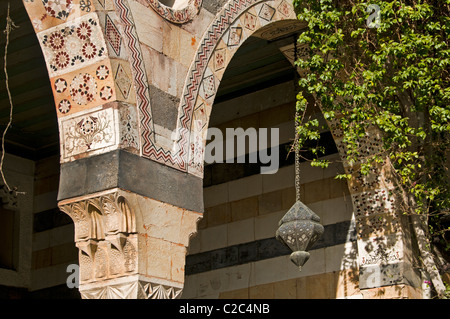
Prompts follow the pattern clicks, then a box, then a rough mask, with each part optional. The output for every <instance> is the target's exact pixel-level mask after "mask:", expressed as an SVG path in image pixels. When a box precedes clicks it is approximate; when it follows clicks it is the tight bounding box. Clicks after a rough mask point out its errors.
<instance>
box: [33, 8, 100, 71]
mask: <svg viewBox="0 0 450 319" xmlns="http://www.w3.org/2000/svg"><path fill="white" fill-rule="evenodd" d="M38 38H39V42H40V44H41V47H42V51H43V53H44V57H45V60H46V62H47V68H48V71H49V75H50V77H54V76H57V75H59V74H63V73H67V72H70V71H72V70H75V69H78V68H81V67H84V66H87V65H91V64H93V63H96V62H98V61H100V60H102V59H103V58H106V57H107V52H106V46H105V43H104V41H103V35H102V31H101V28H100V25H99V23H98V20H97V15H96V14H95V13H93V14H88V15H85V16H83V17H81V18H78V19H76V20H74V21H71V22H70V23H66V24H65V25H64V26H63V27H60V26H56V27H52V28H50V29H48V30H45V31H43V32H40V33H38Z"/></svg>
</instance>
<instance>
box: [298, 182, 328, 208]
mask: <svg viewBox="0 0 450 319" xmlns="http://www.w3.org/2000/svg"><path fill="white" fill-rule="evenodd" d="M303 186H304V189H305V196H304V197H303V198H304V203H305V204H309V203H315V202H319V201H322V200H327V199H329V198H330V181H329V179H321V180H317V181H314V182H309V183H307V184H304V185H303Z"/></svg>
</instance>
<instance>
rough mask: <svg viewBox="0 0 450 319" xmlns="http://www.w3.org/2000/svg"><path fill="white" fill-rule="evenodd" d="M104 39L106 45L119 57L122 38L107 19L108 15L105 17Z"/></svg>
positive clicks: (109, 19)
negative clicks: (106, 41) (106, 42)
mask: <svg viewBox="0 0 450 319" xmlns="http://www.w3.org/2000/svg"><path fill="white" fill-rule="evenodd" d="M105 37H106V40H108V43H109V44H110V45H111V48H112V49H113V51H114V53H115V54H116V55H117V56H119V55H120V46H121V44H122V37H121V36H120V33H119V30H118V29H117V27H116V25H115V24H114V22H113V21H112V19H111V18H110V17H109V15H106V23H105Z"/></svg>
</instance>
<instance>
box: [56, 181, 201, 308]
mask: <svg viewBox="0 0 450 319" xmlns="http://www.w3.org/2000/svg"><path fill="white" fill-rule="evenodd" d="M59 208H60V209H61V210H62V211H63V212H65V213H66V214H68V215H69V216H70V217H71V218H72V220H73V221H74V224H75V244H76V246H77V247H78V249H79V265H80V293H81V296H82V297H83V298H96V299H97V298H121V299H128V298H132V299H135V298H139V299H141V298H145V299H148V298H177V297H178V296H179V295H180V294H181V291H182V289H183V284H184V266H185V257H186V251H187V246H188V244H189V238H190V236H192V234H194V233H196V231H197V223H198V221H199V220H200V219H201V217H202V214H200V213H196V212H192V211H187V210H185V209H182V208H179V207H175V206H172V205H169V204H165V203H162V202H159V201H156V200H153V199H150V198H146V197H143V196H140V195H137V194H134V193H131V192H127V191H124V190H121V189H113V190H110V191H105V192H102V193H98V194H92V195H90V196H84V197H80V198H76V199H71V200H65V201H62V202H60V203H59Z"/></svg>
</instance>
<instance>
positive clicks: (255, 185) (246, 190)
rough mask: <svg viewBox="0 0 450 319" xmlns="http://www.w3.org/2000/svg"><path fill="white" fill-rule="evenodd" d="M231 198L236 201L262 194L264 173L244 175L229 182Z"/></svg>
mask: <svg viewBox="0 0 450 319" xmlns="http://www.w3.org/2000/svg"><path fill="white" fill-rule="evenodd" d="M227 185H228V194H229V200H230V201H235V200H239V199H243V198H247V197H251V196H256V195H261V194H262V175H260V174H258V175H253V176H249V177H244V178H241V179H238V180H235V181H231V182H229V183H227Z"/></svg>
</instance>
